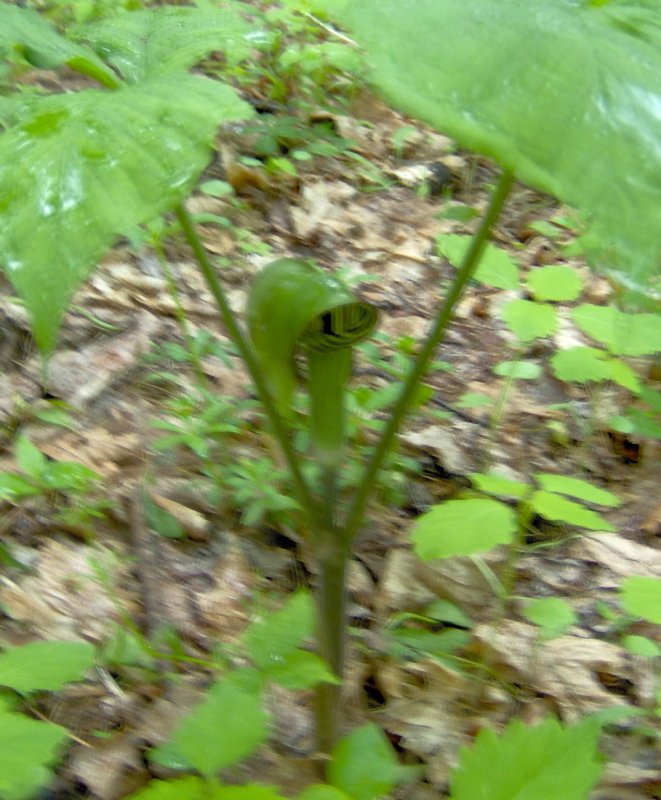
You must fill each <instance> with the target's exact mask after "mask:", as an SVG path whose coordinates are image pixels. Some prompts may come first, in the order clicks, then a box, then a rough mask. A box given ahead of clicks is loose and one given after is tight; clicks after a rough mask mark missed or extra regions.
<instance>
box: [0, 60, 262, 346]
mask: <svg viewBox="0 0 661 800" xmlns="http://www.w3.org/2000/svg"><path fill="white" fill-rule="evenodd" d="M251 113H252V112H251V109H250V108H249V106H248V105H247V104H246V103H244V102H243V101H242V100H240V99H239V98H238V97H237V95H236V94H235V93H234V91H233V90H232V89H230V88H229V87H227V86H224V85H222V84H220V83H217V82H214V81H211V80H207V79H205V78H199V77H195V76H191V75H173V76H170V77H167V78H162V79H158V80H154V81H149V82H145V83H143V84H141V85H140V86H134V87H128V88H125V89H119V90H117V91H115V92H104V91H98V90H92V89H90V90H86V91H82V92H78V93H65V94H58V95H52V96H49V97H33V98H28V99H26V101H25V103H24V105H23V110H22V114H21V119H22V121H21V124H19V125H16V126H14V127H12V128H10V129H9V130H8V131H6V132H5V133H4V134H2V135H0V215H2V218H3V225H2V227H1V228H0V254H2V255H1V256H0V259H1V263H2V266H3V267H4V270H5V272H6V275H7V277H8V278H9V280H10V281H11V282H12V284H13V285H14V288H15V289H16V290H17V291H18V293H19V294H20V295H21V296H22V297H23V299H24V300H25V303H26V306H27V308H28V310H29V312H30V314H31V316H32V320H33V331H34V335H35V338H36V340H37V343H38V344H39V346H40V347H41V348H42V349H43V350H44V351H46V352H48V351H50V350H52V348H53V347H54V345H55V340H56V336H57V332H58V329H59V325H60V321H61V318H62V315H63V313H64V310H65V308H66V306H67V304H68V302H69V299H70V297H71V295H72V293H73V292H74V291H75V290H76V289H77V288H78V286H79V285H80V284H81V283H82V281H83V280H84V279H85V278H86V277H87V275H88V273H89V271H90V270H91V269H92V268H93V267H94V265H95V263H96V262H97V261H98V259H99V258H100V257H101V256H102V255H103V253H104V252H105V251H106V250H107V249H108V248H109V247H110V245H111V244H112V243H113V242H114V241H115V240H116V239H117V238H118V237H119V236H120V235H123V234H125V233H126V232H127V231H129V230H131V229H133V228H134V227H135V226H136V225H138V224H140V223H143V222H146V221H148V220H150V219H152V218H153V217H155V216H157V215H158V214H160V213H161V212H164V211H166V210H168V209H169V208H171V207H172V206H173V205H175V204H176V203H177V202H179V201H180V200H182V199H183V198H184V197H185V196H186V194H187V193H188V192H189V190H190V188H191V187H192V185H193V182H194V180H195V178H196V177H197V175H198V174H199V172H200V171H201V170H202V169H203V167H204V166H205V164H206V163H207V160H208V158H209V153H210V149H209V148H210V144H211V141H212V138H213V135H214V133H215V131H216V128H217V126H218V124H219V123H220V122H221V121H223V120H230V119H243V118H245V117H247V116H249V115H250V114H251ZM19 152H20V153H21V158H16V153H19ZM35 231H38V232H39V235H35Z"/></svg>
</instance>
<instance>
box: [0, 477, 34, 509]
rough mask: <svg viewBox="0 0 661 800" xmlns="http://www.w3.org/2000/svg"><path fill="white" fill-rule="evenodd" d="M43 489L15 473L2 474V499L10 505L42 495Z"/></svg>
mask: <svg viewBox="0 0 661 800" xmlns="http://www.w3.org/2000/svg"><path fill="white" fill-rule="evenodd" d="M41 491H42V490H41V487H39V486H35V485H34V484H32V483H31V482H30V481H28V480H27V479H26V478H24V477H23V476H22V475H17V474H16V473H15V472H0V499H2V500H8V501H9V502H10V503H13V502H16V501H17V500H22V499H23V498H24V497H33V496H34V495H37V494H41Z"/></svg>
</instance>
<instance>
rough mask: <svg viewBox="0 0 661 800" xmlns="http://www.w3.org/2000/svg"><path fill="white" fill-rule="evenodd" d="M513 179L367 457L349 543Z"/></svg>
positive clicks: (487, 218) (485, 221)
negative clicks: (368, 457) (370, 453)
mask: <svg viewBox="0 0 661 800" xmlns="http://www.w3.org/2000/svg"><path fill="white" fill-rule="evenodd" d="M513 182H514V175H513V174H512V172H510V171H507V170H506V171H504V172H503V173H502V174H501V176H500V178H499V179H498V183H497V184H496V187H495V189H494V191H493V194H492V196H491V201H490V203H489V206H488V208H487V210H486V213H485V215H484V217H483V218H482V221H481V222H480V226H479V228H478V229H477V231H476V232H475V234H474V236H473V238H472V240H471V243H470V247H469V248H468V251H467V252H466V255H465V256H464V259H463V262H462V264H461V267H460V268H459V271H458V272H457V274H456V276H455V279H454V281H453V283H452V286H451V287H450V291H449V293H448V295H447V296H446V298H445V301H444V303H443V305H442V306H441V309H440V311H439V314H438V317H437V319H436V321H435V322H434V324H433V326H432V328H431V330H430V331H429V334H428V335H427V338H426V340H425V341H424V343H423V345H422V348H421V350H420V352H419V354H418V356H417V358H416V359H415V360H414V362H413V364H412V365H411V368H410V371H409V374H408V375H407V377H406V380H405V381H404V383H403V385H402V388H401V391H400V394H399V397H398V398H397V401H396V402H395V406H394V408H393V410H392V412H391V415H390V418H389V419H388V422H387V424H386V427H385V429H384V431H383V433H382V434H381V438H380V439H379V441H378V442H377V444H376V446H375V448H374V451H373V452H372V455H371V457H370V460H369V461H368V463H367V466H366V467H365V472H364V473H363V476H362V479H361V481H360V483H359V484H358V488H357V489H356V494H355V496H354V499H353V502H352V504H351V506H350V508H349V512H348V515H347V519H346V523H345V525H344V530H343V537H344V538H345V540H346V542H347V544H348V545H351V544H352V543H353V540H354V539H355V537H356V534H357V533H358V530H359V528H360V526H361V524H362V522H363V518H364V516H365V510H366V508H367V503H368V501H369V499H370V495H371V493H372V490H373V487H374V485H375V480H376V476H377V473H378V472H379V470H380V469H381V466H382V464H383V462H384V460H385V458H386V456H387V455H388V453H389V451H390V449H391V447H392V445H393V442H394V440H395V436H396V435H397V432H398V431H399V429H400V427H401V424H402V422H403V421H404V417H405V415H406V413H407V411H408V410H409V406H410V405H411V401H412V399H413V397H414V395H415V392H416V390H417V388H418V386H419V384H420V381H421V380H422V378H423V376H424V374H425V371H426V370H427V368H428V366H429V363H430V361H431V360H432V358H433V357H434V353H435V351H436V348H437V347H438V345H439V344H440V343H441V341H442V339H443V335H444V334H445V331H446V329H447V327H448V325H449V323H450V320H451V319H452V314H453V311H454V308H455V305H456V304H457V302H458V300H459V298H460V297H461V295H462V293H463V290H464V287H465V286H466V284H467V283H468V281H469V280H470V279H471V278H472V277H473V275H474V273H475V270H476V269H477V265H478V264H479V261H480V258H481V256H482V253H483V252H484V248H485V246H486V243H487V240H488V238H489V233H490V231H491V228H492V227H493V225H494V223H495V222H496V220H497V219H498V216H499V215H500V212H501V210H502V208H503V205H504V204H505V201H506V199H507V196H508V195H509V192H510V190H511V188H512V184H513Z"/></svg>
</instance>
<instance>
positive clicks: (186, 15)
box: [79, 6, 252, 83]
mask: <svg viewBox="0 0 661 800" xmlns="http://www.w3.org/2000/svg"><path fill="white" fill-rule="evenodd" d="M250 31H251V26H249V25H248V24H247V23H246V21H245V20H244V19H243V18H242V17H241V15H240V14H239V13H238V12H237V11H235V10H233V9H218V8H205V9H200V8H192V7H190V8H189V7H183V8H173V7H171V6H170V7H168V6H166V7H164V8H150V9H144V10H142V11H133V12H132V13H130V14H119V15H117V16H115V17H111V18H110V19H106V20H103V21H101V22H97V23H94V24H93V25H89V26H87V27H85V28H83V29H82V30H81V31H80V32H79V33H80V38H82V39H84V40H85V41H87V42H89V43H90V44H91V45H92V46H93V47H94V48H95V49H96V51H97V53H100V54H101V55H102V56H103V58H104V60H105V61H107V62H108V63H109V64H112V65H113V66H114V67H116V68H117V69H118V70H119V71H120V72H121V73H122V75H123V76H124V77H125V78H126V80H127V81H129V82H130V83H137V82H139V81H142V80H145V79H146V78H153V77H156V76H159V75H164V74H167V73H172V72H178V71H183V70H186V69H188V68H189V67H192V66H193V65H194V64H197V62H198V61H200V60H201V59H202V58H204V57H205V56H207V55H208V54H209V53H212V52H214V51H226V50H227V49H232V50H234V51H235V52H236V50H237V48H240V50H241V51H242V52H244V53H245V54H246V55H247V54H248V53H249V52H250V48H251V46H252V45H251V43H250V42H249V41H248V40H247V39H246V36H247V35H248V33H249V32H250Z"/></svg>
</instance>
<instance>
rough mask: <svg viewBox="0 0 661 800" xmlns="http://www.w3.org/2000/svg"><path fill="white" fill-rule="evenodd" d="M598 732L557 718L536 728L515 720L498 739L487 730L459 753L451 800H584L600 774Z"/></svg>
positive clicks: (592, 724)
mask: <svg viewBox="0 0 661 800" xmlns="http://www.w3.org/2000/svg"><path fill="white" fill-rule="evenodd" d="M600 730H601V728H600V726H599V724H598V723H596V722H590V721H586V722H583V723H579V724H578V725H573V726H571V727H562V726H561V725H560V723H558V722H556V721H555V720H553V719H547V720H545V721H544V722H542V723H540V724H539V725H536V726H535V727H532V728H529V727H527V726H526V725H524V723H523V722H521V721H520V720H518V719H517V720H514V721H513V722H510V724H509V725H508V726H507V728H506V729H505V731H504V733H503V734H502V735H501V736H500V737H498V736H496V734H495V733H494V732H493V731H490V730H487V729H483V730H481V731H480V732H479V734H478V735H477V738H476V740H475V743H474V745H473V746H472V747H471V748H466V747H464V748H462V749H461V751H460V754H459V766H458V767H457V768H456V769H455V770H454V771H453V773H452V781H451V786H452V791H451V794H450V800H481V798H488V800H585V798H586V797H587V795H588V792H589V791H590V789H591V788H592V787H593V786H594V785H595V784H596V782H597V781H598V780H599V776H600V775H601V771H602V768H601V766H600V763H599V755H598V753H597V741H598V738H599V733H600Z"/></svg>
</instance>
